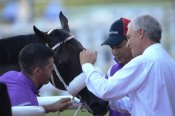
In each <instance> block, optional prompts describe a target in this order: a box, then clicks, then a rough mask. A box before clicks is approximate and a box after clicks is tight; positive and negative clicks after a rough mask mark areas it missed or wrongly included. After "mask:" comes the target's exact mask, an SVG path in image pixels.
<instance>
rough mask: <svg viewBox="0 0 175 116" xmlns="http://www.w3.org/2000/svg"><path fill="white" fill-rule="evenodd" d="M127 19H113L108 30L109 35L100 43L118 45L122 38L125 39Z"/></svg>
mask: <svg viewBox="0 0 175 116" xmlns="http://www.w3.org/2000/svg"><path fill="white" fill-rule="evenodd" d="M129 22H130V20H129V19H126V18H120V19H119V20H117V21H115V22H114V23H113V24H112V25H111V27H110V31H109V37H108V38H107V40H106V41H104V42H103V43H102V44H101V45H110V46H112V45H119V44H120V43H121V42H122V41H123V40H125V39H126V33H127V31H128V27H127V26H128V23H129Z"/></svg>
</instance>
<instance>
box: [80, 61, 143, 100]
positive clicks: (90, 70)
mask: <svg viewBox="0 0 175 116" xmlns="http://www.w3.org/2000/svg"><path fill="white" fill-rule="evenodd" d="M82 69H83V72H84V74H85V75H86V80H85V82H86V85H87V88H88V89H89V90H90V91H91V92H92V93H94V94H95V95H96V96H98V97H99V98H102V99H104V100H108V101H109V100H112V99H120V98H122V97H124V96H126V95H128V93H130V92H131V91H134V90H137V89H138V88H139V87H140V86H141V85H142V84H143V82H144V80H145V78H144V77H146V76H145V75H146V72H145V68H144V64H142V63H137V65H136V64H135V62H131V63H130V64H126V65H125V66H124V67H123V68H122V69H120V70H119V71H117V72H116V73H115V74H114V75H113V76H112V77H110V78H109V79H108V80H107V79H105V78H101V77H102V76H104V75H101V74H100V73H99V72H98V71H97V70H96V69H95V67H94V66H93V65H92V64H90V63H86V64H83V65H82Z"/></svg>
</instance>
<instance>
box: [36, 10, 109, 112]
mask: <svg viewBox="0 0 175 116" xmlns="http://www.w3.org/2000/svg"><path fill="white" fill-rule="evenodd" d="M59 18H60V22H61V26H62V28H61V29H54V30H51V31H49V32H47V33H45V32H42V31H40V30H39V29H37V28H36V27H35V26H34V32H35V34H36V35H37V36H38V37H39V38H40V39H41V40H42V41H45V43H47V45H48V46H49V47H50V48H52V50H53V51H54V63H55V67H56V69H57V70H56V71H53V76H52V78H51V83H52V84H53V85H54V86H55V87H56V88H58V89H61V90H66V89H67V87H66V86H67V85H69V83H70V82H71V81H72V80H73V79H74V78H75V77H77V76H79V75H81V74H82V69H81V64H80V61H79V53H80V52H81V51H82V50H83V49H85V48H84V47H83V46H82V45H81V43H80V42H79V41H77V40H76V39H75V38H74V36H73V35H72V34H71V33H70V30H69V25H68V20H67V18H66V17H65V16H64V15H63V14H62V12H60V15H59ZM58 76H60V77H61V78H62V79H63V81H64V82H62V80H60V79H59V78H58ZM75 96H76V97H78V98H80V99H81V101H82V103H83V104H85V105H86V106H87V109H88V111H89V112H91V113H93V114H94V115H96V114H105V113H106V112H107V107H108V102H107V101H104V100H102V99H100V98H98V97H96V96H95V95H94V94H93V93H91V92H90V91H88V89H87V88H86V87H84V88H82V90H80V91H79V92H78V93H77V95H75Z"/></svg>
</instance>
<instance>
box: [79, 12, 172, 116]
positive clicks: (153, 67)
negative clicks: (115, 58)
mask: <svg viewBox="0 0 175 116" xmlns="http://www.w3.org/2000/svg"><path fill="white" fill-rule="evenodd" d="M161 33H162V28H161V25H160V24H159V22H158V21H157V20H156V19H155V18H153V17H152V16H150V15H141V16H138V17H136V18H135V19H134V20H133V21H131V23H130V24H129V26H128V32H127V39H128V42H127V44H126V46H127V47H129V48H130V49H131V53H132V56H133V57H134V58H133V59H132V60H131V61H130V62H129V63H127V64H126V65H125V66H124V67H123V68H122V69H120V70H119V71H117V72H116V73H115V74H114V75H113V76H112V78H109V79H108V80H106V79H104V78H101V75H100V73H99V72H98V71H97V70H95V68H94V66H93V64H94V63H95V61H96V52H91V51H88V50H84V51H82V52H81V53H80V62H81V65H82V69H83V72H84V74H85V75H86V76H85V78H86V79H85V81H86V86H87V88H88V89H89V90H90V91H91V92H92V93H94V94H95V95H96V96H98V97H100V98H102V99H104V100H108V101H117V100H118V99H120V98H122V97H124V96H126V95H129V99H130V102H131V104H132V109H131V115H132V116H165V115H166V116H175V94H174V93H175V73H174V72H175V62H174V60H173V59H172V58H171V57H170V56H169V55H168V53H167V52H166V50H165V49H164V48H163V47H162V45H161V44H160V39H161ZM114 104H115V102H114V103H113V106H114V107H115V105H114ZM116 105H117V103H116ZM116 107H118V106H116Z"/></svg>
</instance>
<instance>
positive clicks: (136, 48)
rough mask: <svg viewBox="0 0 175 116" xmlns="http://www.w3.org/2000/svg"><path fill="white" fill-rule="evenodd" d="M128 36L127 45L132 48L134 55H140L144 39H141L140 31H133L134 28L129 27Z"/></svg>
mask: <svg viewBox="0 0 175 116" xmlns="http://www.w3.org/2000/svg"><path fill="white" fill-rule="evenodd" d="M126 36H127V39H128V42H127V44H126V46H127V47H128V48H130V50H131V53H132V56H133V57H136V56H138V55H140V53H141V48H142V41H141V39H140V35H139V31H133V30H132V28H131V27H129V28H128V31H127V34H126Z"/></svg>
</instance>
